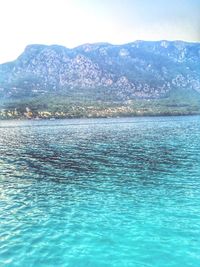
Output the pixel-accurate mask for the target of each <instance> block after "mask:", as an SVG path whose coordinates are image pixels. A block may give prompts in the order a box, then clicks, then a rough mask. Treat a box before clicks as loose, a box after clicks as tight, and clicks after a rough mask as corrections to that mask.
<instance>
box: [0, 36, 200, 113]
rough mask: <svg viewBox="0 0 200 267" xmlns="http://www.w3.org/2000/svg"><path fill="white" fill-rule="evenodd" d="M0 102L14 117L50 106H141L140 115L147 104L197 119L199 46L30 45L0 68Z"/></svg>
mask: <svg viewBox="0 0 200 267" xmlns="http://www.w3.org/2000/svg"><path fill="white" fill-rule="evenodd" d="M0 99H1V103H2V104H1V105H2V106H3V108H4V109H6V108H7V107H9V109H15V111H16V109H20V108H21V107H19V106H20V105H22V103H23V108H22V109H25V106H27V105H28V106H31V105H33V102H34V103H35V106H34V107H32V108H33V109H34V110H35V112H37V110H40V111H42V110H43V111H47V112H48V111H49V110H50V109H52V106H54V108H53V109H54V113H55V110H57V113H59V112H61V110H62V112H64V111H63V109H67V110H69V107H71V103H74V106H75V107H77V105H78V106H79V107H80V106H88V105H89V104H88V103H90V104H91V103H93V105H106V106H107V108H109V107H110V106H113V105H115V106H116V105H117V106H118V107H119V106H122V105H123V106H124V105H125V106H127V105H128V106H131V105H133V104H134V103H135V104H136V106H137V105H138V103H140V104H141V103H142V107H143V110H144V109H145V108H146V106H145V105H147V106H150V103H149V100H150V102H151V103H152V105H153V104H158V103H161V102H162V103H165V104H166V103H167V105H169V106H170V105H171V110H173V105H174V106H178V105H179V104H180V105H185V106H187V109H189V110H190V107H191V106H195V110H194V112H193V113H195V112H196V113H198V112H199V111H198V104H199V103H200V102H197V101H198V100H199V99H200V43H187V42H182V41H173V42H171V41H157V42H148V41H136V42H133V43H129V44H125V45H111V44H108V43H96V44H85V45H81V46H79V47H76V48H74V49H68V48H65V47H63V46H58V45H51V46H46V45H29V46H27V47H26V49H25V51H24V52H23V53H22V54H21V55H20V56H19V57H18V58H17V59H16V60H15V61H12V62H9V63H5V64H1V65H0ZM167 99H168V100H170V102H169V103H168V101H167V102H166V100H167ZM56 101H57V102H56ZM159 101H160V102H159ZM36 103H37V105H36ZM77 103H78V104H77ZM86 103H87V105H86ZM145 103H146V104H145ZM36 106H37V107H36ZM55 106H56V108H55ZM59 107H60V110H59ZM104 109H105V107H104ZM147 109H148V107H147ZM168 110H170V108H168ZM20 112H22V111H20ZM23 112H25V111H23ZM125 113H126V112H125ZM143 113H145V112H143ZM54 115H55V114H54ZM85 115H87V112H86V113H85Z"/></svg>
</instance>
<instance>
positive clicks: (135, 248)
mask: <svg viewBox="0 0 200 267" xmlns="http://www.w3.org/2000/svg"><path fill="white" fill-rule="evenodd" d="M199 134H200V117H198V116H194V117H157V118H156V117H155V118H129V119H125V118H124V119H98V120H95V119H91V120H56V121H26V122H25V121H19V122H13V121H4V122H0V266H3V267H4V266H6V267H7V266H9V267H14V266H19V267H32V266H34V267H43V266H56V267H57V266H59V267H60V266H61V267H62V266H63V267H68V266H69V267H86V266H87V267H104V266H108V267H125V266H126V267H132V266H134V267H167V266H169V267H188V266H191V267H199V266H200V138H199Z"/></svg>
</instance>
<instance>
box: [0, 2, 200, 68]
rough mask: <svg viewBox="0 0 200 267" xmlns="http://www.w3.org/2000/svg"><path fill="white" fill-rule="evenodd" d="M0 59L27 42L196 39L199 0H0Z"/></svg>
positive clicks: (8, 57) (199, 31) (75, 43)
mask: <svg viewBox="0 0 200 267" xmlns="http://www.w3.org/2000/svg"><path fill="white" fill-rule="evenodd" d="M0 35H1V40H0V63H2V62H5V61H8V60H13V59H15V58H16V57H17V56H18V55H19V54H20V53H22V51H23V49H24V48H25V46H26V45H28V44H33V43H41V44H60V45H64V46H67V47H75V46H78V45H80V44H83V43H93V42H110V43H114V44H122V43H127V42H132V41H134V40H163V39H167V40H185V41H195V42H196V41H200V0H0Z"/></svg>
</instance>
